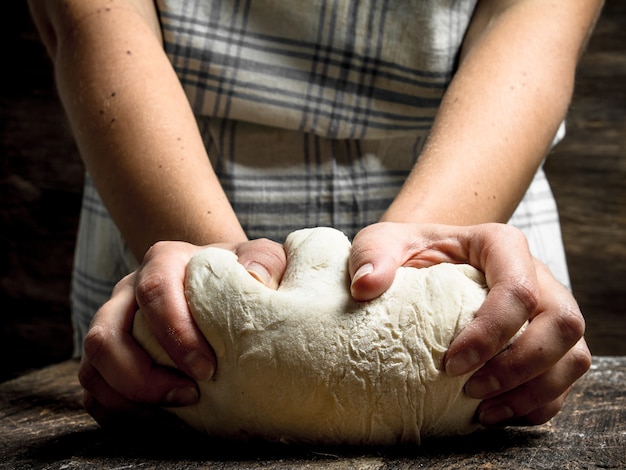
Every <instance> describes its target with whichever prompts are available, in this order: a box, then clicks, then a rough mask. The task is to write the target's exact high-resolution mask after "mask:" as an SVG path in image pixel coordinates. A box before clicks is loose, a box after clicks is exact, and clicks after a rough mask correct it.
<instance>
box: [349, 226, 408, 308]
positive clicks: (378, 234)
mask: <svg viewBox="0 0 626 470" xmlns="http://www.w3.org/2000/svg"><path fill="white" fill-rule="evenodd" d="M397 235H398V234H397V231H393V233H392V229H391V226H390V225H388V224H384V223H379V224H375V225H370V226H369V227H366V228H364V229H363V230H361V231H360V232H359V233H358V234H357V235H356V237H354V241H353V243H352V250H351V252H350V258H349V260H348V270H349V272H350V278H351V279H352V281H351V285H350V292H351V293H352V297H353V298H354V299H355V300H359V301H365V300H372V299H375V298H376V297H378V296H379V295H381V294H382V293H383V292H385V291H386V290H387V289H388V288H389V287H390V286H391V284H392V283H393V280H394V278H395V275H396V271H397V270H398V268H399V267H400V266H402V264H403V262H404V256H403V253H402V249H401V247H402V243H398V239H397Z"/></svg>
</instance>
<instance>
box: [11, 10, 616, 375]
mask: <svg viewBox="0 0 626 470" xmlns="http://www.w3.org/2000/svg"><path fill="white" fill-rule="evenodd" d="M0 24H1V27H0V34H1V35H2V41H0V44H1V45H0V47H1V48H2V56H1V57H2V58H3V67H2V69H3V72H2V74H0V77H1V78H0V80H2V86H0V168H1V171H0V220H1V223H2V226H1V230H0V246H1V247H2V248H1V251H0V253H1V255H0V306H1V307H0V309H1V312H2V313H1V315H0V318H1V320H0V357H2V358H3V359H2V361H0V380H3V379H6V378H8V377H11V376H13V375H15V374H18V373H20V372H23V371H26V370H28V369H31V368H34V367H39V366H42V365H44V364H48V363H51V362H56V361H58V360H62V359H65V358H66V357H68V356H69V354H70V350H71V326H70V323H69V306H68V295H69V279H70V277H69V276H70V268H71V261H72V250H73V243H74V234H75V231H76V227H77V222H78V221H77V215H78V210H79V206H80V194H81V185H82V171H83V169H82V164H81V162H80V159H79V156H78V154H77V152H76V148H75V146H74V144H73V141H72V138H71V136H70V133H69V129H68V126H67V124H66V122H65V119H64V116H63V111H62V109H61V107H60V105H59V102H58V99H57V96H56V93H55V90H54V85H53V74H52V69H51V67H50V62H49V60H48V58H47V56H46V54H45V51H44V50H43V47H42V46H41V44H40V42H39V39H38V37H37V34H36V33H35V30H34V28H33V26H32V24H31V22H30V18H29V16H28V12H27V9H26V6H25V2H21V1H20V2H7V3H6V5H5V7H4V9H3V15H2V17H1V19H0ZM625 32H626V2H624V1H623V0H609V1H607V4H606V7H605V11H604V14H603V16H602V18H601V20H600V22H599V24H598V27H597V30H596V32H595V34H594V36H593V38H592V40H591V42H590V44H589V50H588V52H587V54H586V55H585V57H584V58H583V60H582V63H581V66H580V72H579V78H578V83H577V87H576V93H575V97H574V100H573V103H572V109H571V113H570V116H569V119H568V126H569V134H568V136H567V138H566V139H565V141H564V142H563V143H562V144H560V145H559V146H558V148H557V149H556V150H555V151H554V154H553V155H552V156H551V158H550V159H549V161H548V164H547V170H548V173H549V178H550V180H551V182H552V184H553V186H554V190H555V193H556V195H557V198H558V202H559V206H560V210H561V214H562V225H563V232H564V238H565V242H566V247H567V253H568V259H569V263H570V271H571V277H572V281H573V287H574V291H575V294H576V296H577V298H578V300H579V303H580V305H581V307H582V309H583V312H584V313H585V315H586V318H587V322H588V335H587V337H588V341H589V343H590V345H591V348H592V351H593V352H594V353H595V354H603V355H606V354H620V355H624V354H626V308H625V306H626V34H625Z"/></svg>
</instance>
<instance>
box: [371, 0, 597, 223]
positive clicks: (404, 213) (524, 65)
mask: <svg viewBox="0 0 626 470" xmlns="http://www.w3.org/2000/svg"><path fill="white" fill-rule="evenodd" d="M600 4H601V2H599V1H596V0H593V1H590V0H560V1H558V2H550V4H547V3H546V2H544V1H538V0H518V1H498V0H487V1H485V0H482V1H479V4H478V6H477V11H476V13H475V15H474V18H473V20H472V24H471V25H470V29H469V31H468V34H467V36H466V40H465V44H464V48H463V52H462V57H461V61H460V65H459V69H458V72H457V73H456V75H455V77H454V78H453V80H452V82H451V84H450V87H449V89H448V90H447V92H446V94H445V96H444V99H443V102H442V105H441V108H440V110H439V113H438V115H437V117H436V120H435V123H434V126H433V129H432V132H431V135H430V137H429V140H428V142H427V144H426V146H425V148H424V150H423V153H422V155H421V156H420V159H419V162H418V163H417V165H416V166H415V168H414V169H413V171H412V172H411V174H410V176H409V178H408V179H407V181H406V183H405V185H404V187H403V189H402V191H401V192H400V194H399V195H398V197H397V198H396V200H395V201H394V202H393V204H392V205H391V206H390V208H389V210H388V211H387V213H386V214H385V215H384V217H383V220H386V221H397V222H436V223H447V224H457V225H468V224H477V223H482V222H494V221H499V222H506V221H507V220H508V219H509V217H510V216H511V215H512V213H513V211H514V210H515V207H516V206H517V204H518V203H519V201H520V200H521V198H522V197H523V195H524V193H525V191H526V189H527V188H528V186H529V184H530V181H531V180H532V178H533V176H534V174H535V172H536V171H537V168H538V167H539V165H540V164H541V161H542V160H543V158H544V157H545V155H546V154H547V151H548V150H549V146H550V144H551V142H552V140H553V138H554V136H555V134H556V131H557V129H558V126H559V125H560V123H561V122H562V120H563V118H564V116H565V114H566V112H567V108H568V106H569V103H570V99H571V95H572V90H573V84H574V73H575V68H576V63H577V60H578V58H579V55H580V51H581V49H582V47H583V45H584V43H585V42H586V39H587V36H588V34H589V32H590V31H591V29H592V26H593V24H594V21H595V19H596V17H597V15H598V14H599V10H600Z"/></svg>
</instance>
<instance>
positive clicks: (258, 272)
mask: <svg viewBox="0 0 626 470" xmlns="http://www.w3.org/2000/svg"><path fill="white" fill-rule="evenodd" d="M246 270H247V271H248V273H250V275H251V276H252V277H253V278H255V279H256V280H257V281H259V282H260V283H261V284H263V285H265V286H267V285H269V283H270V281H271V280H272V276H271V275H270V273H269V272H268V271H267V269H265V268H264V267H263V266H262V265H260V264H259V263H255V262H254V261H252V262H251V263H249V264H248V265H246Z"/></svg>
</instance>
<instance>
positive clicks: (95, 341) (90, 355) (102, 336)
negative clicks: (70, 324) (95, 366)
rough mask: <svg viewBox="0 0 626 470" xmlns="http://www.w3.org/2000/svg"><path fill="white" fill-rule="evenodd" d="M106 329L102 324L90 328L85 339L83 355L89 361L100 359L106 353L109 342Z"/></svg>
mask: <svg viewBox="0 0 626 470" xmlns="http://www.w3.org/2000/svg"><path fill="white" fill-rule="evenodd" d="M107 337H108V335H107V333H106V330H105V329H104V328H102V327H100V326H93V327H91V328H90V329H89V331H88V332H87V334H86V335H85V339H84V340H83V355H84V358H85V360H87V361H96V362H97V361H98V360H99V359H100V357H101V356H102V355H103V354H104V350H105V347H106V343H107Z"/></svg>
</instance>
